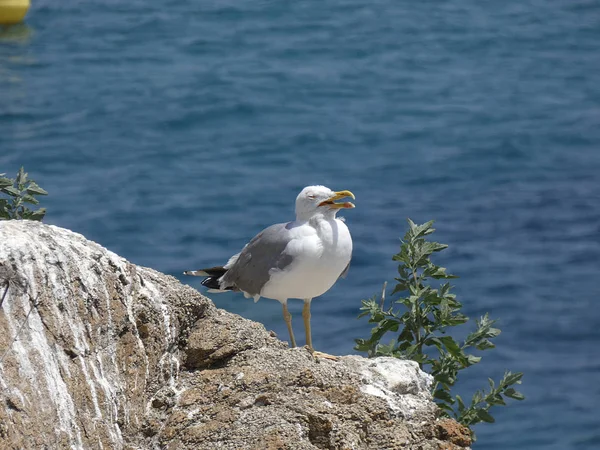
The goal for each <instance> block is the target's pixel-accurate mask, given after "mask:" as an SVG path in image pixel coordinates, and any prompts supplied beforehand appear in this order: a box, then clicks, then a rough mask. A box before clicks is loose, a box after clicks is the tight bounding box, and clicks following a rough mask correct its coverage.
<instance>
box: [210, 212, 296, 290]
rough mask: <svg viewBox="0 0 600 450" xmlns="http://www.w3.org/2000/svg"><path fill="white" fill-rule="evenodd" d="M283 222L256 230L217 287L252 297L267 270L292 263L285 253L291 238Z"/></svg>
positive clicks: (266, 275) (263, 281) (260, 284)
mask: <svg viewBox="0 0 600 450" xmlns="http://www.w3.org/2000/svg"><path fill="white" fill-rule="evenodd" d="M286 225H287V224H286V223H277V224H275V225H271V226H270V227H268V228H265V229H264V230H263V231H261V232H260V233H258V234H257V235H256V236H255V237H254V238H253V239H252V240H251V241H250V242H249V243H248V244H247V245H246V246H245V247H244V249H243V250H242V251H241V252H240V254H239V256H238V257H237V260H236V261H235V262H234V263H233V264H232V265H231V267H230V268H229V270H228V271H227V273H225V275H223V277H222V278H221V287H223V288H225V287H236V288H238V289H240V290H242V291H244V292H247V293H248V294H250V295H252V296H254V295H258V294H260V291H261V289H262V288H263V286H264V285H265V284H266V283H267V281H269V278H270V274H269V272H270V271H271V269H283V268H285V267H287V266H288V265H289V264H290V263H291V262H292V259H293V258H292V256H291V255H287V254H286V253H285V248H286V247H287V245H288V243H289V242H290V241H291V239H292V238H291V237H290V232H289V230H288V229H287V228H286Z"/></svg>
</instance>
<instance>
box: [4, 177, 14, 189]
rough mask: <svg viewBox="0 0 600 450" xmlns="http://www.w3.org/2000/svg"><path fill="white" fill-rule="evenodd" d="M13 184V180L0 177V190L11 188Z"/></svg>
mask: <svg viewBox="0 0 600 450" xmlns="http://www.w3.org/2000/svg"><path fill="white" fill-rule="evenodd" d="M14 182H15V180H11V179H10V178H4V177H0V188H3V187H6V186H12V185H13V184H14Z"/></svg>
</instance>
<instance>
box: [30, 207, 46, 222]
mask: <svg viewBox="0 0 600 450" xmlns="http://www.w3.org/2000/svg"><path fill="white" fill-rule="evenodd" d="M45 215H46V208H40V209H38V210H37V211H34V212H33V213H32V214H31V217H29V219H30V220H38V221H41V220H42V219H43V218H44V216H45Z"/></svg>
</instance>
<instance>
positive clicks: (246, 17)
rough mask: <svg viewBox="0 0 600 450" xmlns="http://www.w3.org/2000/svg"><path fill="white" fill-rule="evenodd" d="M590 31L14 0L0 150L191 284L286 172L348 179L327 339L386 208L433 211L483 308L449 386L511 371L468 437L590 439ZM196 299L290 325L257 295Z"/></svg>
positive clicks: (470, 303)
mask: <svg viewBox="0 0 600 450" xmlns="http://www.w3.org/2000/svg"><path fill="white" fill-rule="evenodd" d="M599 52H600V3H599V2H597V1H594V0H544V1H542V0H522V1H519V2H513V1H508V2H501V1H487V0H483V1H482V0H454V1H452V2H450V1H430V0H423V1H419V2H407V1H402V0H393V1H392V0H376V1H372V2H358V1H355V0H346V1H339V0H333V1H330V2H320V1H314V0H311V1H297V2H274V1H245V0H238V1H235V2H234V1H229V0H221V1H198V2H192V1H189V0H179V1H173V0H163V1H141V0H131V1H128V2H123V1H116V0H105V1H102V2H91V1H82V0H64V1H60V2H57V1H50V0H34V1H33V5H32V8H31V10H30V12H29V14H28V17H27V20H26V24H25V25H22V26H17V27H12V28H9V29H0V172H6V173H7V174H9V175H11V174H15V173H16V171H17V170H18V168H19V167H20V166H21V165H24V166H25V168H26V170H27V171H28V172H29V174H30V176H31V177H33V178H34V179H35V180H36V181H37V182H38V183H39V184H40V185H41V186H42V187H44V188H45V189H46V190H47V191H48V192H49V193H50V194H49V196H48V197H47V198H44V199H43V206H46V207H47V208H48V215H47V217H46V219H45V222H46V223H50V224H56V225H59V226H62V227H66V228H69V229H72V230H74V231H77V232H79V233H82V234H84V235H85V236H86V237H87V238H89V239H91V240H94V241H96V242H99V243H100V244H102V245H104V246H105V247H107V248H109V249H110V250H112V251H114V252H116V253H118V254H120V255H122V256H124V257H126V258H127V259H129V260H131V261H132V262H134V263H137V264H140V265H143V266H149V267H152V268H155V269H157V270H159V271H162V272H165V273H168V274H172V275H174V276H177V277H178V278H180V279H181V280H182V282H185V283H189V284H191V285H193V286H195V287H199V280H198V279H194V278H187V277H183V276H182V275H181V273H182V271H184V270H188V269H198V268H201V267H205V266H209V265H213V264H219V263H223V262H225V261H226V260H227V258H228V257H229V256H230V255H232V254H233V253H235V252H237V251H239V250H240V248H241V247H242V246H243V245H244V244H245V243H246V242H247V241H248V240H249V239H250V238H252V237H253V236H254V235H255V234H256V233H257V232H259V231H260V230H261V229H263V228H264V227H266V226H268V225H270V224H272V223H275V222H283V221H289V220H291V219H293V217H294V200H295V197H296V195H297V194H298V192H299V191H300V190H301V189H302V187H304V186H306V185H310V184H324V185H326V186H329V187H331V188H332V189H334V190H342V189H349V190H351V191H352V192H354V194H355V195H356V205H357V207H356V209H354V210H350V211H345V214H344V215H345V217H346V223H347V224H348V226H349V228H350V230H351V232H352V235H353V239H354V248H355V251H354V257H353V261H352V267H351V270H350V273H349V275H348V277H347V279H345V280H341V281H340V282H339V283H338V284H336V285H335V286H334V288H333V289H331V290H330V291H329V292H327V293H326V294H325V295H323V296H322V297H321V298H317V299H315V300H314V302H313V338H314V341H315V347H317V348H318V349H320V350H322V351H326V352H329V353H334V354H347V353H353V352H354V350H353V345H354V339H355V338H360V337H367V336H368V335H369V330H370V326H369V324H368V323H367V322H366V321H365V320H360V321H359V320H357V319H356V316H357V315H358V313H359V308H360V305H361V303H360V301H361V299H365V298H368V297H370V296H372V295H373V294H375V293H377V292H380V291H381V287H382V284H383V282H384V281H385V280H388V281H390V282H393V278H394V276H395V274H396V265H395V264H394V262H393V261H392V260H391V256H392V255H393V254H394V253H395V252H396V251H397V250H398V249H399V243H400V242H399V238H400V237H401V236H402V235H403V234H404V232H405V230H406V227H407V225H406V218H407V217H410V218H411V219H412V220H414V221H416V222H424V221H427V220H430V219H435V220H436V228H437V231H436V233H435V234H434V235H433V237H435V238H436V239H437V240H438V241H440V242H443V243H447V244H449V245H450V247H449V249H448V250H447V251H445V252H442V253H441V254H439V255H437V259H436V261H437V262H438V263H440V264H442V265H444V266H446V267H447V268H448V271H449V272H451V273H454V274H457V275H459V276H460V278H459V279H457V280H455V282H454V285H455V292H456V294H457V298H458V299H459V300H460V301H462V302H463V304H464V311H465V313H466V314H467V315H469V316H470V317H472V318H477V317H479V316H481V315H483V314H484V313H486V312H489V313H490V315H491V316H492V317H493V318H496V319H498V320H499V322H498V326H499V327H500V328H501V329H502V330H503V333H502V334H501V335H500V336H499V337H498V339H497V341H496V343H497V346H498V347H497V349H496V350H492V351H488V352H485V353H484V354H483V356H484V358H483V360H482V362H481V363H480V364H479V365H478V366H476V367H474V368H472V369H469V370H468V371H467V372H472V373H471V374H468V373H465V374H464V379H463V381H462V383H461V384H460V385H459V387H458V388H459V391H460V392H461V393H463V394H464V396H469V394H470V393H471V392H473V391H474V390H475V389H477V388H485V387H486V386H487V377H488V376H489V377H492V378H494V379H496V380H497V379H499V378H500V377H501V376H502V375H503V373H504V371H505V370H506V369H509V370H512V371H522V372H524V373H525V376H524V378H523V385H522V386H521V388H522V389H520V390H521V391H522V392H523V393H524V394H525V395H526V397H527V399H526V400H525V401H524V402H514V401H513V402H511V403H510V405H509V406H507V407H499V408H497V409H496V411H495V412H494V415H495V417H496V420H497V422H496V424H494V425H488V424H482V425H478V426H477V427H476V428H475V430H476V432H477V435H478V441H477V443H476V444H475V448H476V449H480V450H483V449H485V450H492V449H494V450H496V449H497V450H501V449H551V450H569V449H577V450H586V449H597V448H600V413H598V404H599V402H600V346H599V345H600V312H599V310H598V302H599V301H600V285H599V284H598V277H599V275H600V53H599ZM212 298H213V299H214V301H215V303H216V304H217V305H218V306H219V307H222V308H224V309H227V310H229V311H233V312H235V313H239V314H241V315H243V316H244V317H248V318H250V319H253V320H258V321H261V322H262V323H264V324H265V326H266V327H267V329H271V330H274V331H275V332H276V333H277V334H278V335H279V336H280V337H281V338H282V339H284V340H287V339H288V338H287V331H286V328H285V325H284V322H283V320H282V317H281V308H280V305H279V304H278V303H276V302H273V301H272V300H267V299H262V300H261V301H260V302H258V303H257V304H254V303H253V302H252V301H251V300H247V299H245V298H243V296H241V295H235V294H224V295H220V296H219V295H213V296H212ZM291 310H292V314H293V315H294V323H295V327H296V332H297V337H298V338H299V341H301V343H303V342H304V341H303V339H304V338H303V333H302V322H301V317H300V310H301V302H297V303H293V304H292V305H291ZM390 338H391V336H390Z"/></svg>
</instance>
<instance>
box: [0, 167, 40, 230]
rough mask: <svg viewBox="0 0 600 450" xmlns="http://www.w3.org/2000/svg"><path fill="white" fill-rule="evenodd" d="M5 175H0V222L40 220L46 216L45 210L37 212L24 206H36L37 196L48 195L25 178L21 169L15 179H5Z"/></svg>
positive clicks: (33, 182)
mask: <svg viewBox="0 0 600 450" xmlns="http://www.w3.org/2000/svg"><path fill="white" fill-rule="evenodd" d="M4 175H5V174H3V173H0V194H4V196H5V197H7V198H2V196H0V220H2V219H4V220H8V219H28V220H40V221H41V220H42V219H43V218H44V216H45V215H46V208H40V209H38V210H31V209H29V208H28V207H27V206H26V204H30V205H37V204H39V201H38V200H37V199H36V198H35V197H36V196H37V195H48V193H47V192H46V191H45V190H44V189H42V188H41V187H39V186H38V185H37V184H36V183H35V181H33V180H31V179H28V178H27V173H26V172H25V171H24V170H23V168H22V167H21V169H19V172H18V173H17V178H16V179H13V178H5V177H4Z"/></svg>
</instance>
